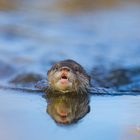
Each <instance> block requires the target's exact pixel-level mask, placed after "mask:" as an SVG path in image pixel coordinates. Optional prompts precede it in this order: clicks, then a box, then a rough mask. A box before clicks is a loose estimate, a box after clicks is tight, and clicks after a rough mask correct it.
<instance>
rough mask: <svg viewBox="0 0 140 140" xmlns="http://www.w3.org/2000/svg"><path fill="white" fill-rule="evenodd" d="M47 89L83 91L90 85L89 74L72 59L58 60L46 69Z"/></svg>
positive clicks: (66, 91) (62, 91) (64, 91)
mask: <svg viewBox="0 0 140 140" xmlns="http://www.w3.org/2000/svg"><path fill="white" fill-rule="evenodd" d="M47 75H48V89H49V90H51V91H55V92H56V91H57V92H60V93H68V92H77V93H78V92H80V93H85V92H87V91H88V90H89V87H90V76H89V75H88V74H87V73H86V71H85V70H84V68H83V67H82V66H81V65H80V64H78V63H77V62H75V61H73V60H70V59H69V60H64V61H60V62H58V63H56V64H54V65H53V66H52V68H51V69H50V70H49V71H48V73H47Z"/></svg>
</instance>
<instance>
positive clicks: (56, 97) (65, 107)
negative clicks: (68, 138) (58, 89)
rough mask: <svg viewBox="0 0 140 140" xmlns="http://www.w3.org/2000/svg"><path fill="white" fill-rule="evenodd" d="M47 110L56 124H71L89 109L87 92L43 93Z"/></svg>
mask: <svg viewBox="0 0 140 140" xmlns="http://www.w3.org/2000/svg"><path fill="white" fill-rule="evenodd" d="M45 98H46V100H47V103H48V106H47V110H46V111H47V112H48V114H49V115H50V116H51V117H52V118H53V120H54V121H55V122H56V123H58V124H65V125H66V124H67V125H68V124H73V123H76V122H78V120H80V119H82V118H83V117H84V116H85V115H86V114H87V113H88V112H89V111H90V107H89V97H88V95H87V94H82V95H81V94H74V93H68V94H64V95H63V94H54V93H48V94H47V95H45Z"/></svg>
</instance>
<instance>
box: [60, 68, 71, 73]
mask: <svg viewBox="0 0 140 140" xmlns="http://www.w3.org/2000/svg"><path fill="white" fill-rule="evenodd" d="M60 71H65V72H69V71H70V68H68V67H62V68H61V69H60Z"/></svg>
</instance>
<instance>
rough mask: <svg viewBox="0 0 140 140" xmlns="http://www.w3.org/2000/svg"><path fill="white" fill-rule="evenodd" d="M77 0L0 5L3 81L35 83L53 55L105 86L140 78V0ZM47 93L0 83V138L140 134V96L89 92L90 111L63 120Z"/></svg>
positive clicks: (129, 137)
mask: <svg viewBox="0 0 140 140" xmlns="http://www.w3.org/2000/svg"><path fill="white" fill-rule="evenodd" d="M52 2H54V1H52ZM90 2H91V1H90ZM90 2H89V3H90ZM41 3H42V4H41ZM49 3H50V4H51V1H50V2H49ZM76 3H77V2H76ZM76 3H74V4H73V1H72V3H71V5H73V6H72V7H69V8H67V5H62V7H61V6H60V5H59V4H56V5H57V7H55V6H54V7H53V6H52V7H49V6H48V5H45V4H44V2H43V0H42V1H41V2H40V7H38V3H37V2H35V1H34V2H32V1H30V2H28V1H24V2H20V1H19V3H18V2H15V3H14V2H13V5H10V6H9V5H7V3H6V2H5V4H4V7H2V8H1V6H0V9H2V10H3V9H4V10H3V11H2V10H1V12H0V84H1V85H8V86H13V87H15V86H18V87H19V86H20V87H33V86H34V84H35V83H36V81H38V80H39V79H42V78H44V77H46V73H47V70H48V69H49V68H50V66H51V65H52V64H53V63H54V62H57V61H59V60H63V59H68V58H70V59H74V60H76V61H77V62H79V63H80V64H81V65H83V66H84V67H85V69H86V70H87V71H88V72H89V73H90V74H91V76H92V78H93V79H94V77H95V79H96V82H97V84H98V85H100V86H105V87H111V86H114V85H115V86H120V85H128V84H131V83H133V82H139V81H140V18H139V15H140V5H139V2H138V3H127V4H126V3H123V4H121V5H119V4H116V3H111V4H110V5H108V4H106V5H104V4H103V5H104V6H102V5H101V6H98V5H100V3H97V7H94V6H89V5H90V4H88V3H86V5H87V6H82V5H81V6H80V7H79V6H78V7H77V5H76ZM16 4H17V5H16ZM64 4H65V3H64ZM43 5H44V6H43ZM84 5H85V3H84ZM116 5H117V6H116ZM42 6H43V7H42ZM46 7H47V8H48V9H47V8H46ZM87 7H90V8H89V9H88V10H87ZM9 8H10V9H9ZM95 72H96V73H95ZM42 94H43V93H38V94H37V93H28V92H21V91H13V90H12V91H11V90H2V89H1V90H0V124H1V125H0V139H2V140H9V139H11V140H19V139H21V140H22V139H23V140H28V139H29V140H32V139H34V140H38V139H41V140H46V139H51V140H55V139H61V140H63V139H73V140H76V139H80V140H85V139H87V140H93V139H94V140H105V139H107V140H139V139H140V113H139V108H140V96H115V97H112V96H92V97H90V102H89V106H90V110H89V111H88V112H86V113H85V116H83V117H82V118H81V119H80V120H79V121H77V122H76V123H75V124H72V125H70V126H69V125H66V126H65V125H59V124H57V123H55V121H54V120H53V119H52V117H51V116H50V114H48V113H47V112H46V109H47V107H48V105H49V104H47V102H46V99H45V98H44V97H42ZM59 105H62V104H59Z"/></svg>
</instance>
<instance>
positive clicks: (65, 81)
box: [60, 75, 69, 84]
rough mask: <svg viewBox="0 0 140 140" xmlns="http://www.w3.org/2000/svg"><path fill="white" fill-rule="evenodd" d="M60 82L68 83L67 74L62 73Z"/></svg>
mask: <svg viewBox="0 0 140 140" xmlns="http://www.w3.org/2000/svg"><path fill="white" fill-rule="evenodd" d="M60 82H61V84H68V83H69V79H68V76H67V75H62V76H61V79H60Z"/></svg>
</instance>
